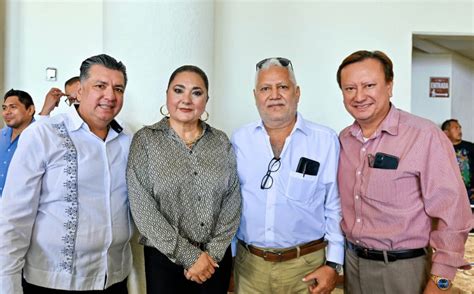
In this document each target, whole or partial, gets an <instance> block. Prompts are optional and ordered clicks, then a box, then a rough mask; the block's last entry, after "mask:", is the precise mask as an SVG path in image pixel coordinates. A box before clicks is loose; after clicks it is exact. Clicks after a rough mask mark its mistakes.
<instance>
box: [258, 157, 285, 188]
mask: <svg viewBox="0 0 474 294" xmlns="http://www.w3.org/2000/svg"><path fill="white" fill-rule="evenodd" d="M280 166H281V161H280V158H276V157H273V158H272V160H270V163H268V170H267V173H266V174H265V175H264V176H263V178H262V183H261V184H260V189H262V190H265V189H270V188H271V187H272V186H273V178H272V176H271V173H274V172H276V171H278V170H279V169H280Z"/></svg>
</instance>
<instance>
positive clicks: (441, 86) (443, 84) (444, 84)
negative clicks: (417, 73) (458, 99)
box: [429, 77, 449, 98]
mask: <svg viewBox="0 0 474 294" xmlns="http://www.w3.org/2000/svg"><path fill="white" fill-rule="evenodd" d="M429 95H430V97H431V98H449V78H439V77H430V92H429Z"/></svg>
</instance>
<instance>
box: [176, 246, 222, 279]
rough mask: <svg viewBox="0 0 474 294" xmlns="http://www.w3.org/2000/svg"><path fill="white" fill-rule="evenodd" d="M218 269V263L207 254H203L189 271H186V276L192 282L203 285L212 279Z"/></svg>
mask: <svg viewBox="0 0 474 294" xmlns="http://www.w3.org/2000/svg"><path fill="white" fill-rule="evenodd" d="M216 267H219V265H218V264H217V262H215V261H214V259H212V257H211V256H209V254H207V252H203V253H201V255H200V256H199V258H198V259H197V260H196V262H195V263H194V264H193V265H192V266H191V267H190V268H189V269H188V270H184V276H185V277H186V279H188V280H190V281H193V282H196V283H198V284H202V283H204V282H205V281H207V280H209V279H210V278H211V276H212V275H213V274H214V272H215V270H214V268H216Z"/></svg>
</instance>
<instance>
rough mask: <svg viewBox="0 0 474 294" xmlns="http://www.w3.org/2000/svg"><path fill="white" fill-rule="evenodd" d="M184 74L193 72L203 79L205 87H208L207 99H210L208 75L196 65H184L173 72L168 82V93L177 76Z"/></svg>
mask: <svg viewBox="0 0 474 294" xmlns="http://www.w3.org/2000/svg"><path fill="white" fill-rule="evenodd" d="M182 72H193V73H195V74H197V75H199V76H200V77H201V79H202V80H203V81H204V86H205V87H206V91H207V92H208V95H207V99H209V80H208V79H207V75H206V73H205V72H204V71H203V70H202V69H200V68H199V67H197V66H195V65H183V66H180V67H178V68H177V69H175V70H174V71H173V73H172V74H171V76H170V79H169V81H168V86H167V87H166V90H167V91H168V89H169V87H170V85H171V82H173V80H174V78H175V77H176V75H177V74H179V73H182Z"/></svg>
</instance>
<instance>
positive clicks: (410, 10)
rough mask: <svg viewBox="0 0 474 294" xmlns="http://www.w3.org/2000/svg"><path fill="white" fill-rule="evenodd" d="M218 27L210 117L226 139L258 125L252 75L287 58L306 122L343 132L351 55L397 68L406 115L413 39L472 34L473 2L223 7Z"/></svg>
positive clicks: (397, 95) (397, 99)
mask: <svg viewBox="0 0 474 294" xmlns="http://www.w3.org/2000/svg"><path fill="white" fill-rule="evenodd" d="M215 22H216V28H215V29H216V35H215V40H216V45H215V46H216V47H215V48H216V49H215V52H216V58H215V73H216V75H215V79H214V81H213V83H214V87H215V88H214V90H215V95H214V96H215V98H214V99H215V104H214V106H215V108H214V109H215V111H214V113H213V115H214V117H216V123H217V124H218V126H219V127H221V128H223V129H225V130H226V131H228V132H230V131H232V130H233V129H235V128H236V127H238V126H240V125H242V124H244V123H246V122H249V121H252V120H256V119H257V118H258V113H257V111H256V109H255V105H254V100H253V96H252V88H253V81H254V77H253V75H254V71H255V63H256V62H258V61H259V60H261V59H262V58H264V57H269V56H285V57H288V58H290V59H291V60H292V61H293V64H294V68H295V72H296V78H297V80H298V82H299V84H300V86H301V91H302V95H301V102H300V110H301V112H302V113H303V115H304V116H305V117H306V118H309V119H312V120H315V121H317V122H320V123H323V124H326V125H329V126H331V127H332V128H334V129H336V130H338V131H339V130H341V129H342V128H343V127H344V126H346V125H348V124H349V123H351V122H352V118H351V117H350V116H349V115H348V114H347V113H346V111H345V109H344V107H343V105H342V98H341V94H340V91H339V89H338V87H337V84H336V78H335V75H336V71H337V68H338V66H339V64H340V62H341V61H342V59H343V58H344V57H346V56H347V55H348V54H350V53H352V52H353V51H356V50H359V49H368V50H374V49H379V50H382V51H385V52H386V53H387V54H388V55H389V56H390V57H391V58H392V60H393V62H394V65H395V85H394V97H393V98H392V101H393V102H394V104H395V105H396V106H397V107H400V108H403V109H405V110H408V111H409V110H410V108H411V107H410V106H411V52H412V44H411V38H412V34H413V33H414V32H417V33H422V32H438V33H440V34H443V33H459V34H471V35H472V34H473V33H474V27H473V3H472V1H464V2H461V1H436V2H430V1H413V2H412V1H410V2H399V1H390V2H388V1H384V2H381V1H377V2H375V1H366V2H362V1H346V2H330V1H299V2H290V1H286V2H285V1H278V2H262V1H252V2H244V1H225V2H218V3H216V21H215Z"/></svg>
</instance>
